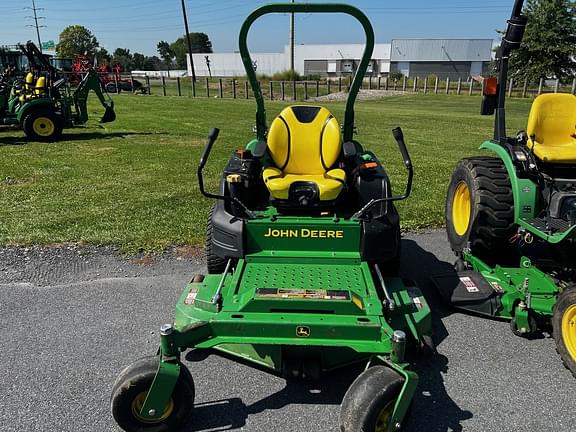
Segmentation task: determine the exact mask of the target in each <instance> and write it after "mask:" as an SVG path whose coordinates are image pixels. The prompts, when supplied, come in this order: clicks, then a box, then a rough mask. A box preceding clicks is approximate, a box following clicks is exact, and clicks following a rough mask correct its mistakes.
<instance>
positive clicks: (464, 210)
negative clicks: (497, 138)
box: [445, 157, 516, 264]
mask: <svg viewBox="0 0 576 432" xmlns="http://www.w3.org/2000/svg"><path fill="white" fill-rule="evenodd" d="M445 215H446V231H447V234H448V241H449V242H450V246H451V247H452V250H453V251H454V252H455V253H456V255H458V256H461V255H462V251H463V250H464V249H465V248H467V247H468V244H470V249H471V252H472V254H473V255H475V256H477V257H479V258H480V259H482V260H483V261H486V262H487V263H489V264H495V263H501V260H505V259H510V257H511V253H510V252H511V249H512V248H511V245H510V242H509V239H510V238H511V237H512V236H513V235H514V233H515V229H516V225H515V223H514V196H513V194H512V186H511V184H510V179H509V177H508V172H507V171H506V167H505V166H504V163H503V162H502V160H501V159H499V158H494V157H473V158H467V159H462V160H461V161H460V162H458V164H457V165H456V169H455V170H454V173H453V174H452V178H451V180H450V185H449V186H448V195H447V198H446V212H445Z"/></svg>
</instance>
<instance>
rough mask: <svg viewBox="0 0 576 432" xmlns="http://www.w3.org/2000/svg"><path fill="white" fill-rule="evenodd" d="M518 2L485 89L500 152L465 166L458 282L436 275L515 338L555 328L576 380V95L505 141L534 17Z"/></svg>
mask: <svg viewBox="0 0 576 432" xmlns="http://www.w3.org/2000/svg"><path fill="white" fill-rule="evenodd" d="M522 3H523V2H522V1H521V0H517V1H516V3H515V6H514V11H513V13H512V18H511V19H510V20H509V21H508V30H507V33H506V35H505V36H504V38H503V39H502V44H501V46H500V48H499V50H498V52H497V60H498V63H499V77H498V80H497V81H496V80H495V79H488V81H486V82H485V85H484V100H483V104H482V114H493V113H494V111H495V112H496V120H495V128H494V129H495V131H494V138H493V139H492V140H490V141H486V142H484V143H483V144H482V145H481V146H480V148H481V149H483V150H487V151H488V152H490V153H492V154H491V155H487V156H479V157H472V158H466V159H463V160H461V161H460V162H459V163H458V165H457V166H456V169H455V170H454V173H453V175H452V180H451V182H450V186H449V188H448V197H447V201H446V226H447V232H448V239H449V241H450V245H451V247H452V249H453V250H454V252H455V253H456V255H457V256H458V259H457V261H456V265H455V268H456V270H457V277H456V276H455V275H439V276H436V277H435V278H434V279H435V282H436V285H437V286H438V288H439V290H440V293H441V295H442V296H443V297H444V298H445V299H446V300H448V302H450V303H451V304H452V305H453V306H455V307H457V308H461V309H465V310H468V311H471V312H475V313H478V314H484V315H488V316H491V317H497V318H505V319H509V320H510V323H511V327H512V331H513V332H514V333H515V334H516V335H520V336H522V335H524V336H530V335H533V334H534V333H535V332H537V331H539V330H541V329H545V328H546V327H547V326H548V327H549V325H550V323H551V325H552V331H553V335H554V339H555V342H556V345H557V350H558V353H559V354H560V356H561V358H562V360H563V362H564V364H565V365H566V367H567V368H568V369H569V370H570V371H571V372H572V374H574V375H575V376H576V285H575V282H576V241H575V239H576V130H575V127H576V97H575V96H573V95H571V94H544V95H541V96H538V97H537V98H536V99H535V100H534V102H533V104H532V108H531V111H530V115H529V118H528V125H527V129H526V131H521V132H519V133H518V134H517V136H515V137H507V136H506V125H505V110H504V100H505V87H506V85H505V83H506V77H507V69H508V56H509V55H510V52H511V50H512V49H514V48H516V47H518V46H519V45H520V42H521V40H522V36H523V33H524V28H525V26H526V21H527V20H526V18H525V17H524V16H522V15H521V9H522Z"/></svg>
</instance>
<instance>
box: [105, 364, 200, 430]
mask: <svg viewBox="0 0 576 432" xmlns="http://www.w3.org/2000/svg"><path fill="white" fill-rule="evenodd" d="M158 366H159V357H158V356H151V357H144V358H142V359H140V360H137V361H136V362H134V363H132V364H131V365H130V366H128V367H127V368H126V369H124V370H123V371H122V372H121V373H120V375H119V376H118V378H117V379H116V382H115V383H114V386H113V387H112V397H111V398H110V405H111V409H112V415H113V416H114V420H116V423H118V425H119V426H120V427H121V428H122V429H124V430H125V431H127V432H167V431H175V430H178V429H179V428H180V427H182V426H184V425H185V424H186V422H187V421H188V419H189V417H190V415H191V414H192V408H193V406H194V381H193V380H192V375H190V372H189V371H188V369H187V368H186V367H185V366H184V365H181V366H180V376H179V377H178V381H177V382H176V386H175V387H174V390H173V392H172V397H171V398H170V400H169V401H168V403H167V404H166V406H165V407H164V410H163V412H162V415H161V416H160V418H158V419H157V420H150V419H145V418H143V417H142V416H141V415H140V410H141V408H142V406H143V405H144V401H145V400H146V395H147V393H148V390H149V389H150V386H151V385H152V381H153V380H154V377H155V376H156V372H157V371H158Z"/></svg>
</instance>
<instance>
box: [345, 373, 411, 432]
mask: <svg viewBox="0 0 576 432" xmlns="http://www.w3.org/2000/svg"><path fill="white" fill-rule="evenodd" d="M402 383H403V380H402V377H401V376H400V375H398V374H397V373H396V372H394V371H393V370H392V369H390V368H389V367H386V366H373V367H371V368H368V369H366V370H365V371H364V372H362V373H361V374H360V375H359V376H358V378H356V380H355V381H354V382H353V383H352V385H351V386H350V388H349V389H348V391H347V392H346V395H345V396H344V400H343V401H342V405H341V407H340V430H341V431H342V432H375V431H387V430H388V426H389V423H390V421H392V413H393V411H394V405H395V403H396V400H397V398H398V396H399V395H400V390H401V389H402Z"/></svg>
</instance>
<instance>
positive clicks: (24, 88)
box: [0, 42, 116, 142]
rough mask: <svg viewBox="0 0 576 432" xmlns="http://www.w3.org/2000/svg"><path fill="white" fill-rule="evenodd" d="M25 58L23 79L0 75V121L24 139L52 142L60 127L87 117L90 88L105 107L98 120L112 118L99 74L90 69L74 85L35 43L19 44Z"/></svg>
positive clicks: (74, 124) (84, 121)
mask: <svg viewBox="0 0 576 432" xmlns="http://www.w3.org/2000/svg"><path fill="white" fill-rule="evenodd" d="M19 47H20V49H21V50H22V52H23V54H24V55H25V56H26V57H27V58H28V65H29V67H30V72H29V73H28V74H27V76H26V78H25V79H24V80H21V79H17V80H15V81H11V80H8V79H3V77H0V125H6V126H16V127H18V128H20V129H23V130H24V133H25V134H26V136H27V137H28V139H30V140H33V141H44V142H53V141H58V140H59V139H60V138H61V136H62V130H63V129H64V128H71V127H74V126H78V125H82V124H84V123H86V122H87V121H88V108H87V101H88V96H89V93H90V91H93V92H94V93H95V94H96V96H97V97H98V99H99V100H100V103H101V104H102V106H103V107H104V109H105V112H104V115H103V117H102V118H101V120H100V122H101V123H107V122H111V121H114V120H115V119H116V114H115V112H114V103H113V101H112V99H110V97H108V96H107V94H106V92H105V91H104V90H103V87H102V83H101V81H100V78H99V77H98V75H97V74H96V72H95V71H93V70H90V71H89V72H88V73H87V74H86V75H85V76H84V78H83V79H82V81H81V82H80V84H79V85H78V87H76V89H74V90H71V89H70V85H69V83H68V80H67V79H66V78H65V77H62V74H61V73H60V71H59V70H58V69H56V68H54V67H53V66H52V65H51V64H50V62H49V61H48V60H47V59H46V57H45V56H43V55H42V53H41V52H40V51H39V50H38V48H37V47H36V45H34V44H33V43H32V42H28V43H27V44H26V45H25V46H23V45H20V46H19Z"/></svg>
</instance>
